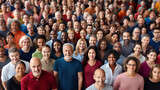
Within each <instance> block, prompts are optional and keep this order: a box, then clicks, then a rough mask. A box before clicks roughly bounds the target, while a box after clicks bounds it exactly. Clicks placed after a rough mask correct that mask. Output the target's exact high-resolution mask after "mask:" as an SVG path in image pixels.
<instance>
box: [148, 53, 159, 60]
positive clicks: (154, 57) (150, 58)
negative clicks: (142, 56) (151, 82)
mask: <svg viewBox="0 0 160 90" xmlns="http://www.w3.org/2000/svg"><path fill="white" fill-rule="evenodd" d="M147 57H148V60H150V61H153V62H154V61H155V60H156V57H157V54H156V53H155V52H150V53H149V54H148V55H147Z"/></svg>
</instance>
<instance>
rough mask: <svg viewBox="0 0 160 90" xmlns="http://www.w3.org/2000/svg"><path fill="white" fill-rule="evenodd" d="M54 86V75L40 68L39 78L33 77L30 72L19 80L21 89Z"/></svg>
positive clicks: (54, 87)
mask: <svg viewBox="0 0 160 90" xmlns="http://www.w3.org/2000/svg"><path fill="white" fill-rule="evenodd" d="M56 88H57V84H56V79H55V77H54V75H53V74H52V73H49V72H47V71H44V70H42V72H41V76H40V77H39V78H35V77H34V76H33V75H32V72H30V73H29V74H27V75H26V76H25V77H23V78H22V81H21V90H51V89H56Z"/></svg>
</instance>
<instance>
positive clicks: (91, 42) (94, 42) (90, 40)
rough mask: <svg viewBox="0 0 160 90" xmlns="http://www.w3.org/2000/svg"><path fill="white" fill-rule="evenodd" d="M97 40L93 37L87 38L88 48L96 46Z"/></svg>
mask: <svg viewBox="0 0 160 90" xmlns="http://www.w3.org/2000/svg"><path fill="white" fill-rule="evenodd" d="M96 43H97V39H96V38H95V37H90V38H89V45H90V46H96Z"/></svg>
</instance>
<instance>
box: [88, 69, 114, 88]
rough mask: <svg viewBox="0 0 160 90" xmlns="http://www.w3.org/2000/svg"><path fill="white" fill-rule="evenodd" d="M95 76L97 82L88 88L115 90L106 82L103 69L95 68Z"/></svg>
mask: <svg viewBox="0 0 160 90" xmlns="http://www.w3.org/2000/svg"><path fill="white" fill-rule="evenodd" d="M93 78H94V80H95V83H94V84H92V85H91V86H89V87H88V88H87V89H86V90H113V88H112V86H109V85H107V84H105V72H104V70H103V69H97V70H95V72H94V75H93Z"/></svg>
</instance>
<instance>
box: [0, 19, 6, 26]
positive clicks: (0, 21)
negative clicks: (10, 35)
mask: <svg viewBox="0 0 160 90" xmlns="http://www.w3.org/2000/svg"><path fill="white" fill-rule="evenodd" d="M4 27H6V21H5V20H4V19H3V18H0V28H4Z"/></svg>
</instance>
